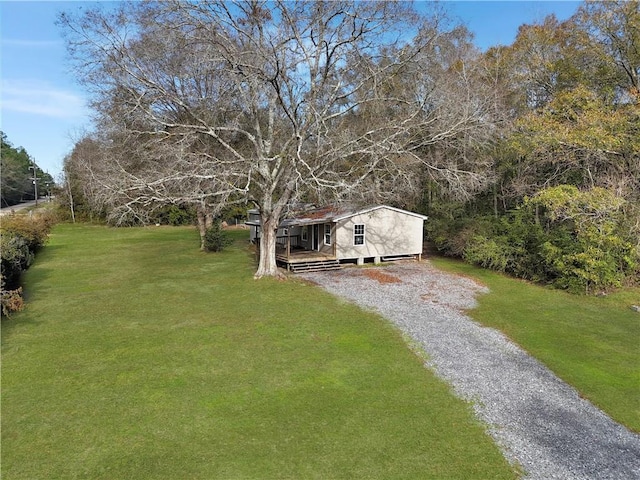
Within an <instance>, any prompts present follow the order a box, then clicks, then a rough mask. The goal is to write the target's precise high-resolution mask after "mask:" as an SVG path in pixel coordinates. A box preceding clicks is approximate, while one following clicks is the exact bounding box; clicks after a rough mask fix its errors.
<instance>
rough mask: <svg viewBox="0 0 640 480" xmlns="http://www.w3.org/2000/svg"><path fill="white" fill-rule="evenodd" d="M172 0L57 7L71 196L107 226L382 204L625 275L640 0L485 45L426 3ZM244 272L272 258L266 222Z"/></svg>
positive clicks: (638, 160)
mask: <svg viewBox="0 0 640 480" xmlns="http://www.w3.org/2000/svg"><path fill="white" fill-rule="evenodd" d="M420 6H421V8H420V11H419V12H418V11H416V10H415V9H414V6H412V5H411V4H408V3H403V2H399V3H384V2H375V3H374V2H372V3H368V2H355V3H352V2H296V3H288V2H239V3H229V2H216V1H203V2H197V3H196V4H193V3H187V2H179V1H172V2H162V3H133V4H123V5H122V6H121V8H120V9H119V10H117V11H114V10H108V11H106V10H105V11H101V10H99V9H98V10H89V11H86V12H85V13H83V14H82V15H80V16H72V15H67V14H63V15H61V17H60V25H61V27H62V29H63V31H64V32H65V34H66V36H67V43H68V47H69V51H70V54H71V57H72V59H73V61H74V65H75V67H76V68H77V75H78V78H79V79H82V80H83V81H84V82H85V84H86V85H87V87H88V88H89V89H90V90H91V92H92V93H93V95H94V97H93V98H94V104H93V105H94V109H95V113H96V115H95V118H96V121H95V130H94V133H93V134H91V135H89V136H87V137H86V138H84V139H82V140H81V141H79V142H78V143H77V144H76V147H75V149H74V150H73V152H72V153H71V154H70V155H69V157H68V158H67V160H66V162H65V174H66V179H67V186H66V189H65V190H66V192H67V195H66V198H67V202H68V203H69V206H72V207H73V206H74V205H75V206H81V207H82V210H83V212H85V214H88V215H93V216H100V217H102V218H106V219H108V220H109V221H111V222H113V223H116V224H127V223H135V222H148V221H150V220H151V218H153V216H154V215H157V212H159V211H162V210H163V209H165V210H166V208H167V207H168V206H173V208H179V209H191V210H192V211H194V212H195V216H196V218H197V219H198V223H199V225H200V227H201V233H202V235H203V238H204V234H205V232H206V229H207V228H208V227H209V226H210V225H211V223H212V221H213V218H214V217H216V216H218V215H220V214H221V213H222V212H224V210H225V209H228V208H233V207H234V206H236V205H246V204H251V205H252V206H253V205H255V206H257V207H258V208H259V209H260V211H261V213H262V216H263V221H264V226H265V229H264V230H265V232H270V231H272V230H273V229H270V228H269V226H272V227H273V226H275V225H277V223H278V221H279V219H280V218H281V217H282V215H283V214H284V213H285V212H286V208H287V205H289V204H291V203H292V202H295V201H306V202H315V203H327V202H333V201H336V202H339V201H348V202H351V203H354V202H355V203H367V202H369V203H370V202H385V203H389V204H392V205H395V206H398V207H402V208H408V209H412V210H416V211H419V212H421V213H425V214H427V215H429V217H430V220H429V222H427V223H428V227H427V228H428V232H427V234H428V238H429V240H430V241H432V242H433V243H434V244H435V245H436V246H437V248H438V249H440V250H441V251H442V252H444V253H445V254H448V255H454V256H460V257H463V258H465V259H467V260H468V261H470V262H474V263H477V264H479V265H483V266H486V267H489V268H494V269H497V270H500V271H504V272H508V273H510V274H512V275H516V276H519V277H523V278H527V279H532V280H535V281H540V282H544V283H551V284H554V285H555V286H557V287H560V288H566V289H569V290H574V291H586V292H594V291H599V290H601V289H606V288H610V287H615V286H619V285H622V284H623V283H625V282H629V281H633V280H634V279H637V275H638V263H639V253H638V252H639V248H640V240H639V239H640V214H639V212H640V91H639V86H640V85H639V73H640V11H639V9H640V6H639V4H638V3H637V2H622V1H621V2H587V3H584V4H582V5H581V6H580V7H579V9H578V10H577V12H576V14H575V15H574V16H573V17H572V18H570V19H569V20H567V21H564V22H560V21H558V20H557V19H556V18H555V17H554V16H549V17H547V18H545V19H544V20H543V21H541V22H540V23H537V24H533V25H522V26H521V27H520V30H519V32H518V35H517V38H516V40H515V41H514V43H513V44H512V45H507V46H496V47H493V48H491V49H489V50H488V51H486V52H480V51H479V50H477V49H476V48H475V47H474V46H473V41H472V40H473V39H472V35H471V34H470V33H469V32H468V31H467V29H466V28H465V27H464V26H461V25H456V24H453V23H451V22H450V21H448V20H447V17H446V12H444V11H441V10H439V7H437V6H436V5H435V4H431V3H429V4H421V5H420ZM261 241H262V242H263V244H262V246H261V247H262V248H261V258H260V264H259V267H258V272H257V274H256V276H257V277H260V276H264V275H276V274H277V270H276V268H275V259H274V248H275V238H272V235H269V234H265V235H264V236H263V238H262V239H261Z"/></svg>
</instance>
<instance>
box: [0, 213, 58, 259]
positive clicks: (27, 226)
mask: <svg viewBox="0 0 640 480" xmlns="http://www.w3.org/2000/svg"><path fill="white" fill-rule="evenodd" d="M55 222H56V217H55V214H53V213H52V212H42V213H40V212H39V213H37V214H33V215H9V216H5V217H3V218H2V228H1V229H0V230H1V231H2V233H6V234H15V235H18V236H20V237H22V238H23V239H24V240H25V241H26V242H27V245H28V247H29V250H30V251H31V252H32V253H34V254H35V253H36V252H37V251H38V250H39V249H40V248H42V247H43V246H44V244H45V243H47V239H48V238H49V233H50V232H51V228H52V227H53V225H54V224H55Z"/></svg>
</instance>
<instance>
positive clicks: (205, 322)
mask: <svg viewBox="0 0 640 480" xmlns="http://www.w3.org/2000/svg"><path fill="white" fill-rule="evenodd" d="M234 236H235V239H236V243H235V244H234V246H232V247H231V248H229V249H228V250H226V251H224V252H222V253H216V254H205V253H202V252H200V251H199V250H198V237H197V233H196V232H195V231H194V230H193V229H184V228H165V227H160V228H132V229H110V228H107V227H99V226H87V225H75V226H73V225H58V226H57V227H56V228H55V229H54V231H53V234H52V236H51V241H50V244H49V245H47V247H45V249H44V250H43V251H42V252H41V254H40V256H39V257H38V259H37V260H36V262H35V264H34V266H33V267H32V269H31V270H30V271H29V272H27V274H26V275H25V286H26V292H27V300H28V305H27V308H26V310H25V311H24V312H20V313H19V314H17V315H15V316H14V317H12V318H11V319H9V320H8V321H6V322H4V323H3V325H2V327H3V335H2V359H3V372H2V374H3V378H2V381H3V398H2V413H3V414H2V446H3V448H2V462H1V466H2V467H1V468H2V472H1V473H2V476H3V478H5V479H11V480H14V479H34V478H47V479H56V478H65V479H66V478H92V479H102V478H104V479H112V478H136V479H147V478H175V479H180V478H189V479H194V478H203V479H210V478H234V479H239V478H279V479H284V478H305V479H310V478H320V479H327V478H332V479H338V478H367V479H373V478H434V479H446V478H469V479H473V478H494V479H499V478H515V477H516V476H517V472H516V471H514V469H513V468H512V467H511V466H509V465H508V463H507V462H506V461H505V460H504V458H503V457H502V455H501V454H500V452H499V450H498V448H497V447H496V446H495V445H494V444H493V443H492V441H491V439H490V437H489V436H488V435H487V433H486V432H485V428H484V426H482V425H480V424H479V423H478V422H477V421H476V420H475V419H474V416H473V413H472V411H471V407H470V406H469V405H468V404H466V403H464V402H462V401H460V400H459V399H456V398H455V397H454V396H453V394H452V393H451V391H450V388H449V387H448V386H447V385H446V384H444V383H443V382H442V381H440V380H438V379H437V378H436V377H435V376H434V375H433V373H432V372H430V371H428V370H426V369H425V368H424V367H423V361H422V359H421V358H420V357H419V356H418V355H416V354H415V353H414V352H412V351H411V349H410V348H409V347H408V346H407V345H406V343H405V342H404V340H403V338H402V335H401V334H400V333H399V332H398V331H397V330H396V329H395V328H394V327H392V326H391V325H390V324H389V323H388V322H387V321H385V320H384V319H382V318H381V317H379V316H377V315H376V314H374V313H371V312H366V311H363V310H361V309H359V308H357V307H356V306H354V305H351V304H348V303H346V302H343V301H340V300H339V299H337V298H335V297H332V296H330V295H329V294H327V293H325V292H323V291H322V290H321V289H319V288H317V287H314V286H311V285H306V284H304V283H303V282H297V281H286V282H282V281H277V280H271V279H264V280H261V281H255V280H253V278H252V276H253V269H254V268H255V264H254V259H253V256H252V254H251V252H250V251H249V249H248V246H247V241H246V232H235V233H234Z"/></svg>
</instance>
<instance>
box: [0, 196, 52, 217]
mask: <svg viewBox="0 0 640 480" xmlns="http://www.w3.org/2000/svg"><path fill="white" fill-rule="evenodd" d="M46 201H47V200H46V199H41V200H38V204H41V203H43V202H46ZM35 205H36V201H35V200H32V201H30V202H25V203H20V204H18V205H12V206H10V207H5V208H1V209H0V215H9V214H11V213H14V212H19V211H20V210H24V209H25V208H29V207H34V206H35Z"/></svg>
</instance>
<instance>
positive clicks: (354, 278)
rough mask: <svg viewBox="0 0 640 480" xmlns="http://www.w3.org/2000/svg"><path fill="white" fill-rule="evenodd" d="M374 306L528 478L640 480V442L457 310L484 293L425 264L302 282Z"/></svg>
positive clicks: (313, 277) (335, 274)
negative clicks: (424, 355)
mask: <svg viewBox="0 0 640 480" xmlns="http://www.w3.org/2000/svg"><path fill="white" fill-rule="evenodd" d="M302 276H303V277H304V278H306V279H309V280H311V281H313V282H315V283H317V284H319V285H321V286H322V287H324V288H325V289H326V290H328V291H329V292H332V293H334V294H335V295H338V296H341V297H343V298H347V299H349V300H351V301H353V302H355V303H357V304H359V305H361V306H364V307H367V308H373V309H375V310H377V311H378V312H379V313H380V314H381V315H383V316H384V317H386V318H388V319H389V320H391V321H393V322H394V323H395V324H396V325H397V326H398V327H399V328H400V329H401V330H402V331H404V332H405V333H407V334H408V335H409V336H411V337H412V338H413V339H414V340H415V341H417V342H419V343H420V344H421V345H422V347H423V348H424V350H425V351H426V352H427V354H428V356H429V360H428V362H427V364H428V365H429V366H430V367H432V368H433V369H434V370H435V372H436V373H437V374H438V375H439V376H440V377H441V378H443V379H444V380H446V381H447V382H448V383H450V384H451V385H452V386H453V389H454V391H455V392H456V394H457V395H459V396H460V397H462V398H464V399H466V400H468V401H470V402H472V403H473V405H474V409H475V411H476V414H477V415H478V416H479V417H480V418H481V419H482V420H483V421H484V422H485V423H486V424H487V425H488V430H489V433H490V434H491V435H492V436H493V437H494V439H495V440H496V443H497V444H498V446H499V447H500V448H501V449H502V451H503V453H504V455H505V457H506V458H507V459H509V461H511V462H512V463H514V464H517V465H520V466H521V467H522V469H523V470H524V471H525V472H526V475H525V478H529V479H540V480H547V479H562V480H578V479H598V480H600V479H603V480H604V479H616V480H618V479H619V480H632V479H640V436H639V435H636V434H634V433H632V432H630V431H629V430H628V429H626V428H625V427H623V426H621V425H619V424H617V423H616V422H614V421H613V420H611V419H610V418H609V417H608V416H607V415H605V414H604V413H603V412H602V411H600V410H599V409H597V408H595V407H594V406H593V405H592V404H591V403H589V402H588V401H586V400H584V399H582V398H580V396H579V394H578V393H577V391H576V390H575V389H573V388H572V387H570V386H569V385H567V384H566V383H564V382H563V381H561V380H560V379H559V378H558V377H556V376H555V375H554V374H553V373H552V372H551V371H550V370H549V369H547V368H546V367H545V366H544V365H542V364H541V363H540V362H538V361H537V360H535V359H534V358H532V357H531V356H530V355H529V354H527V353H526V352H525V351H523V350H522V349H521V348H520V347H518V346H517V345H515V344H514V343H513V342H511V341H510V340H509V339H507V338H506V337H505V336H504V335H503V334H501V333H500V332H498V331H497V330H494V329H491V328H487V327H483V326H481V325H479V324H478V323H476V322H474V321H473V320H471V319H470V318H469V317H467V316H465V315H464V314H463V313H462V311H461V309H464V308H470V307H473V305H474V304H475V300H474V296H475V295H476V294H477V293H479V292H482V291H483V290H484V287H481V286H479V285H477V284H476V283H474V282H473V281H472V280H469V279H467V278H463V277H459V276H455V275H452V274H449V273H445V272H442V271H440V270H437V269H436V268H435V267H433V266H432V265H431V264H430V263H429V262H422V263H416V262H411V263H398V264H394V265H392V266H389V267H386V268H384V269H378V268H375V269H369V268H347V269H344V270H340V271H332V272H319V273H307V274H304V275H302Z"/></svg>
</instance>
